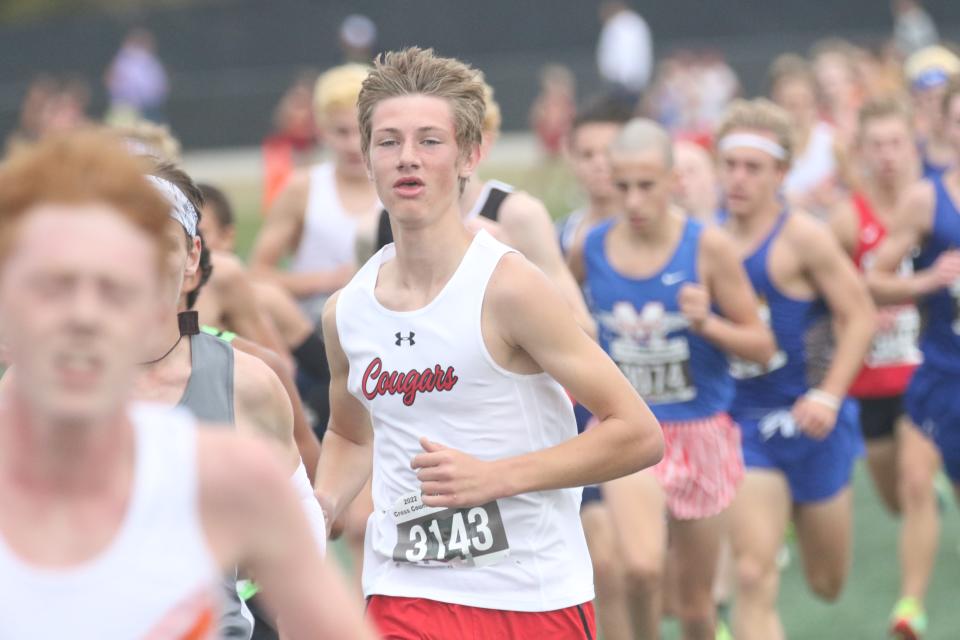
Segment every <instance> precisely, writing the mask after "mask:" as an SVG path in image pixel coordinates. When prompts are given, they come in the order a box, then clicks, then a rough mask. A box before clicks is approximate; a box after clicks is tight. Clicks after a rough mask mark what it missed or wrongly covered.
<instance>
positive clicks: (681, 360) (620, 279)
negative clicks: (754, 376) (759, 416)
mask: <svg viewBox="0 0 960 640" xmlns="http://www.w3.org/2000/svg"><path fill="white" fill-rule="evenodd" d="M614 224H615V221H613V220H608V221H606V222H603V223H601V224H600V225H598V226H597V227H595V228H594V229H593V230H592V231H591V232H590V234H589V235H588V236H587V240H586V244H585V245H584V254H583V261H584V266H585V268H586V274H587V285H588V286H587V290H588V291H589V299H590V307H591V309H592V311H593V314H594V317H595V318H596V319H597V327H598V330H599V337H600V346H601V347H603V350H604V351H606V352H607V353H608V354H610V357H611V358H612V359H613V361H614V362H616V363H617V366H618V367H620V370H621V371H622V372H623V374H624V376H626V378H627V380H629V381H630V383H631V384H632V385H633V387H634V388H635V389H636V390H637V393H639V394H640V395H641V396H642V397H643V399H644V400H646V401H647V404H649V405H650V409H651V410H652V411H653V414H654V415H655V416H656V417H657V419H658V420H660V421H663V422H679V421H685V420H696V419H700V418H708V417H710V416H713V415H715V414H717V413H719V412H722V411H726V410H727V408H728V406H729V403H730V400H731V398H732V395H733V380H732V378H730V375H729V374H728V372H727V369H728V366H729V365H728V364H727V358H726V355H725V354H724V353H723V352H722V351H720V350H719V349H718V348H717V347H715V346H714V345H713V344H712V343H710V342H708V341H707V340H705V339H704V338H702V337H701V336H699V335H697V334H696V333H694V332H693V331H690V328H689V326H690V325H689V323H688V322H687V319H686V318H685V317H684V316H683V314H682V313H681V312H680V307H679V305H678V304H677V294H678V293H679V292H680V289H681V288H682V287H683V285H684V284H685V283H687V282H689V283H693V284H697V283H699V281H700V280H699V277H698V274H697V262H698V261H697V255H698V252H699V249H700V237H701V235H702V234H703V229H704V226H703V223H701V222H699V221H697V220H693V219H690V218H688V219H686V220H685V221H684V227H683V233H682V235H681V237H680V242H679V243H678V244H677V247H676V249H675V251H674V253H673V256H672V257H671V258H670V259H669V260H668V261H667V263H666V264H665V265H664V267H663V268H662V269H661V270H660V271H658V272H657V273H655V274H654V275H652V276H650V277H648V278H633V277H628V276H625V275H623V274H621V273H619V272H618V271H617V270H616V269H614V267H613V265H611V264H610V261H609V260H608V259H607V252H606V247H605V245H606V240H607V235H608V234H609V233H610V229H612V228H613V226H614Z"/></svg>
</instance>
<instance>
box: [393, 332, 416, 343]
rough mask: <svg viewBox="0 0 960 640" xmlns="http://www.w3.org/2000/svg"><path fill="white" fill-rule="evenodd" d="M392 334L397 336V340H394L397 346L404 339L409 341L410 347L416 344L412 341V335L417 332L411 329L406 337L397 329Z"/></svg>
mask: <svg viewBox="0 0 960 640" xmlns="http://www.w3.org/2000/svg"><path fill="white" fill-rule="evenodd" d="M393 335H395V336H397V341H396V343H395V344H396V345H397V346H398V347H399V346H400V345H401V344H403V342H404V341H407V342H408V343H410V346H411V347H412V346H413V345H415V344H417V343H416V342H415V341H414V339H413V336H415V335H417V334H415V333H414V332H413V331H411V332H410V335H409V336H406V337H404V335H403V334H402V333H400V332H399V331H397V332H396V333H395V334H393Z"/></svg>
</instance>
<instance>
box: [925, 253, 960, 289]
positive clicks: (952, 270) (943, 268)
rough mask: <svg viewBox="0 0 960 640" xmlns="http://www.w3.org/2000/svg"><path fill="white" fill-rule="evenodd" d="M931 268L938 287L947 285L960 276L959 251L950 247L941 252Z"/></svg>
mask: <svg viewBox="0 0 960 640" xmlns="http://www.w3.org/2000/svg"><path fill="white" fill-rule="evenodd" d="M932 269H933V273H934V278H935V281H936V283H937V285H938V287H939V288H944V287H949V286H950V285H952V284H953V283H954V281H956V280H957V278H960V251H958V250H956V249H951V250H950V251H945V252H943V253H941V254H940V257H938V258H937V260H936V262H934V263H933V267H932Z"/></svg>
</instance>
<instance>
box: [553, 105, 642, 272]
mask: <svg viewBox="0 0 960 640" xmlns="http://www.w3.org/2000/svg"><path fill="white" fill-rule="evenodd" d="M630 116H631V113H630V111H628V110H627V109H625V108H624V107H623V105H622V104H621V103H620V102H618V101H616V100H612V99H610V98H603V99H600V100H596V101H594V102H592V103H590V104H589V105H587V107H585V108H584V109H582V110H580V111H579V112H578V113H577V115H576V117H575V118H574V120H573V124H572V125H571V128H570V135H569V138H568V143H567V145H568V150H569V154H570V167H571V169H573V176H574V177H575V178H576V179H577V183H578V184H579V185H580V188H581V189H583V193H584V195H585V196H586V197H587V204H586V206H584V207H581V208H580V209H577V210H575V211H571V212H570V214H569V215H567V216H566V217H565V218H563V219H562V220H561V221H560V222H558V223H557V228H558V230H559V234H560V250H561V251H562V252H563V253H564V255H569V254H570V251H571V250H572V249H573V247H574V246H580V245H582V244H583V240H584V238H586V236H587V233H588V232H589V231H590V230H591V229H592V228H593V227H595V226H596V225H598V224H600V223H601V222H603V221H604V220H607V219H609V218H611V217H613V216H614V215H616V214H617V212H618V209H617V207H618V206H619V202H618V199H617V194H616V191H614V188H613V181H612V180H611V179H610V155H609V152H610V143H611V142H613V140H614V138H616V137H617V134H619V133H620V130H621V129H622V128H623V125H624V124H626V123H627V121H628V120H630Z"/></svg>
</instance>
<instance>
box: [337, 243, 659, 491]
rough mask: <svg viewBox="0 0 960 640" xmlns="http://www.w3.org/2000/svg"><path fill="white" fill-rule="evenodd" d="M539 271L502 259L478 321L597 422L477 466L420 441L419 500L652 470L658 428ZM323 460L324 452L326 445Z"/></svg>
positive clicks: (575, 483) (586, 481)
mask: <svg viewBox="0 0 960 640" xmlns="http://www.w3.org/2000/svg"><path fill="white" fill-rule="evenodd" d="M563 305H564V300H563V297H562V296H561V294H560V293H559V292H558V291H557V290H556V287H555V286H553V285H552V284H551V283H550V281H549V280H548V279H547V278H546V276H544V274H543V273H542V272H541V271H540V270H539V269H536V268H535V267H534V266H533V265H531V264H529V263H528V262H526V261H525V260H524V259H523V258H522V257H520V256H518V255H516V254H507V255H506V256H504V257H503V259H502V260H501V261H500V264H499V266H498V267H497V270H496V271H495V272H494V275H493V277H492V278H491V280H490V283H489V285H488V287H487V299H486V301H485V302H484V309H485V311H484V315H485V316H487V315H488V314H489V316H488V317H490V318H491V319H492V321H491V323H490V325H488V326H493V327H494V328H495V330H498V331H499V334H500V335H501V339H502V340H504V341H505V342H506V343H507V344H508V345H513V346H514V347H515V348H519V349H522V350H523V351H525V352H526V353H527V354H529V356H530V357H532V358H533V360H535V361H536V362H537V363H538V364H539V365H540V366H541V367H542V368H543V370H544V371H545V372H546V373H548V374H549V375H550V376H552V377H553V378H554V379H555V380H556V381H557V382H559V383H560V384H561V385H562V386H563V387H564V388H566V389H567V390H568V391H569V392H570V394H571V395H573V396H574V397H576V398H577V399H578V401H579V402H580V403H581V404H583V405H584V406H585V407H586V408H587V409H588V410H590V412H591V413H593V415H594V416H596V417H597V419H598V420H599V424H597V425H596V426H595V427H592V428H591V429H589V430H588V431H586V432H585V433H583V434H581V435H579V436H576V437H573V438H571V439H569V440H567V441H566V442H564V443H562V444H559V445H556V446H553V447H550V448H548V449H542V450H539V451H534V452H531V453H528V454H524V455H520V456H515V457H511V458H504V459H501V460H496V461H481V460H477V459H476V458H473V457H472V456H469V455H467V454H465V453H463V452H460V451H456V450H453V449H447V448H445V447H443V446H442V444H437V443H432V442H429V441H427V440H426V439H424V440H422V446H423V447H424V449H425V451H426V453H423V454H420V455H418V456H416V457H415V458H414V459H413V463H412V466H413V467H414V468H415V469H418V470H419V471H418V477H419V478H420V480H421V483H422V485H421V487H422V491H423V494H424V495H423V501H424V503H425V504H427V505H429V506H455V507H461V506H469V505H477V504H483V503H484V502H487V501H489V500H492V499H497V498H501V497H506V496H513V495H517V494H521V493H529V492H533V491H546V490H551V489H560V488H565V487H580V486H585V485H590V484H597V483H600V482H605V481H607V480H612V479H614V478H618V477H620V476H623V475H627V474H629V473H633V472H635V471H638V470H640V469H643V468H646V467H649V466H652V465H654V464H656V463H657V462H658V461H659V460H660V458H661V457H662V455H663V436H662V434H661V431H660V425H659V424H658V423H657V420H656V418H654V416H653V414H652V413H651V412H650V409H649V408H648V407H647V406H646V404H645V403H644V402H643V400H641V399H640V396H638V395H637V392H636V391H635V390H634V389H633V387H632V386H631V385H630V383H629V382H628V381H627V379H626V378H624V376H623V374H622V373H620V370H619V369H618V368H617V366H616V365H615V364H614V363H613V361H612V360H610V358H609V357H607V354H605V353H604V352H603V351H602V350H601V349H600V347H599V346H598V345H597V343H596V342H594V341H593V340H592V339H591V338H590V337H589V336H588V335H587V334H586V333H584V332H583V331H582V329H581V328H580V327H578V326H577V324H576V323H575V322H574V321H573V319H572V318H571V317H570V316H569V315H567V314H560V313H556V309H559V308H563ZM324 454H326V447H324Z"/></svg>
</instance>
